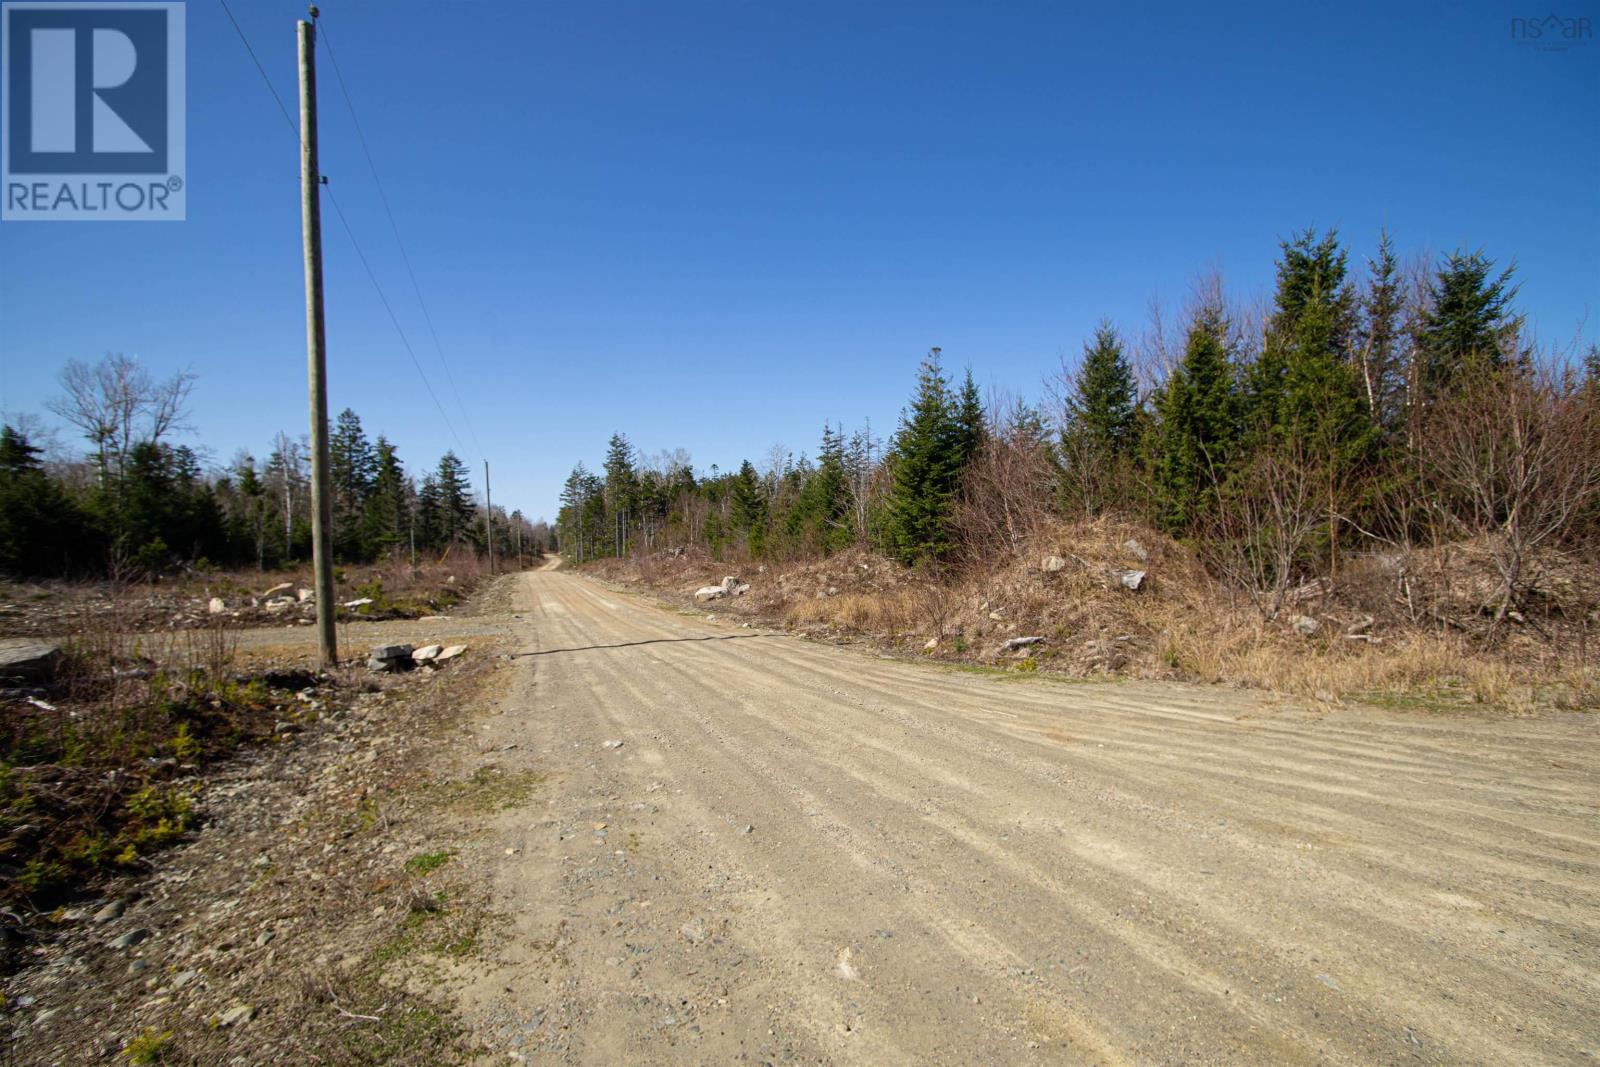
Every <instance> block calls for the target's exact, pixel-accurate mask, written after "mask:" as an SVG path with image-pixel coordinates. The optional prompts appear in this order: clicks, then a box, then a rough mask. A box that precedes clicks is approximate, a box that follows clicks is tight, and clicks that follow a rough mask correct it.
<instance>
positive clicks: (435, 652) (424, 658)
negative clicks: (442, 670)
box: [411, 645, 444, 663]
mask: <svg viewBox="0 0 1600 1067" xmlns="http://www.w3.org/2000/svg"><path fill="white" fill-rule="evenodd" d="M443 651H444V646H443V645H423V646H422V647H421V648H419V649H417V650H416V651H415V652H413V653H411V662H413V663H427V662H428V661H429V660H433V659H438V658H439V653H441V652H443Z"/></svg>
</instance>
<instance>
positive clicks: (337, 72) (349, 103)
mask: <svg viewBox="0 0 1600 1067" xmlns="http://www.w3.org/2000/svg"><path fill="white" fill-rule="evenodd" d="M322 43H323V44H324V45H326V46H327V48H328V59H330V60H331V61H332V62H333V75H334V77H335V78H337V79H338V80H339V91H340V92H341V93H342V94H343V95H344V103H345V106H346V107H347V108H349V109H350V121H351V122H352V123H353V124H354V125H355V128H356V139H357V140H358V141H359V142H360V143H361V151H362V153H363V154H365V155H366V157H367V168H368V169H369V170H371V171H372V183H373V184H374V185H376V186H377V188H378V199H379V200H380V201H382V203H383V212H384V214H385V215H387V216H388V217H389V228H390V229H391V230H393V231H394V243H395V244H396V245H398V246H399V248H400V260H401V262H403V263H404V264H405V267H406V274H407V276H409V277H410V279H411V291H412V292H414V293H415V294H416V296H417V305H418V306H419V307H420V308H422V318H423V321H425V322H426V323H427V324H428V333H429V334H430V335H432V337H433V347H434V350H435V351H436V352H438V354H439V366H441V367H443V368H444V377H445V381H447V382H448V383H449V384H450V392H451V393H453V394H454V395H455V398H456V407H457V408H459V409H460V411H461V415H462V418H463V419H464V420H465V425H466V427H467V434H468V435H469V436H470V437H471V438H472V443H473V444H474V445H477V447H478V454H479V455H480V456H481V455H483V443H482V442H481V441H479V440H478V434H477V431H475V430H474V429H473V428H472V418H471V416H470V415H469V414H468V413H467V405H466V404H465V403H464V402H463V401H462V399H461V391H460V390H459V389H457V388H456V379H455V375H453V374H451V373H450V362H449V360H447V359H445V355H444V345H443V344H442V343H440V341H439V331H438V330H437V329H435V328H434V325H433V315H432V314H431V313H430V312H429V311H428V302H427V301H426V300H424V299H423V297H422V286H421V285H420V284H418V282H417V272H416V271H415V270H414V269H412V266H411V256H410V254H409V253H408V252H407V251H406V243H405V240H404V239H403V238H402V237H401V236H400V225H399V223H397V222H396V221H395V217H394V211H393V209H391V208H390V206H389V196H388V194H387V193H385V192H384V190H383V180H382V179H381V178H380V177H379V176H378V164H377V162H376V161H375V160H374V159H373V158H372V149H371V148H370V147H369V146H368V144H367V135H366V133H365V131H363V130H362V128H361V119H360V118H358V117H357V116H356V104H355V100H354V99H353V98H352V97H351V96H350V88H349V86H348V85H347V84H346V83H345V80H344V71H343V70H342V69H340V67H339V57H338V55H336V54H335V52H334V47H333V38H332V37H330V36H329V35H328V31H327V28H326V27H325V26H324V27H323V28H322Z"/></svg>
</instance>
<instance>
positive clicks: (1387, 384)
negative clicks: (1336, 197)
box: [1359, 230, 1405, 432]
mask: <svg viewBox="0 0 1600 1067" xmlns="http://www.w3.org/2000/svg"><path fill="white" fill-rule="evenodd" d="M1367 272H1368V275H1369V278H1368V282H1367V291H1366V294H1365V296H1364V297H1363V299H1362V301H1361V317H1362V337H1361V346H1360V361H1359V362H1360V368H1359V369H1360V371H1361V378H1362V388H1363V392H1364V393H1365V396H1366V401H1367V410H1368V413H1369V414H1370V416H1371V418H1372V421H1373V422H1375V423H1377V424H1378V426H1380V427H1381V428H1383V429H1384V430H1387V431H1389V432H1396V431H1398V430H1399V428H1400V425H1401V422H1402V421H1403V418H1404V414H1405V411H1404V404H1405V401H1404V390H1405V380H1404V375H1405V368H1404V366H1403V361H1402V357H1403V353H1402V351H1401V337H1402V334H1401V322H1400V318H1401V315H1402V314H1403V312H1404V310H1405V293H1404V291H1403V289H1402V279H1401V276H1400V260H1399V258H1398V257H1397V256H1396V255H1395V251H1394V238H1393V237H1392V236H1390V234H1389V232H1388V231H1387V230H1385V231H1383V232H1382V233H1380V234H1379V235H1378V255H1377V257H1376V258H1375V259H1369V260H1367Z"/></svg>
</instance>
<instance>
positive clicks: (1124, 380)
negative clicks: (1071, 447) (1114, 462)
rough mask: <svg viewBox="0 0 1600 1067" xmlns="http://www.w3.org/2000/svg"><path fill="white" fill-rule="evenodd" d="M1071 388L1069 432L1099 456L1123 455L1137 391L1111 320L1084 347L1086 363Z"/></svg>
mask: <svg viewBox="0 0 1600 1067" xmlns="http://www.w3.org/2000/svg"><path fill="white" fill-rule="evenodd" d="M1072 388H1073V392H1072V395H1071V396H1070V397H1069V398H1068V400H1067V423H1068V430H1069V432H1071V433H1073V434H1078V435H1082V437H1083V438H1084V439H1085V440H1087V441H1088V442H1089V443H1090V444H1091V446H1092V447H1093V448H1094V450H1095V451H1096V452H1097V453H1100V454H1103V455H1112V454H1115V453H1119V452H1122V451H1123V450H1124V449H1125V448H1126V446H1127V444H1128V436H1129V434H1130V432H1131V431H1132V428H1133V405H1134V402H1135V400H1136V399H1137V390H1136V389H1135V387H1134V384H1133V368H1132V367H1131V366H1130V365H1129V363H1128V358H1127V356H1125V355H1124V354H1123V351H1122V339H1121V338H1120V337H1118V336H1117V331H1116V329H1115V328H1114V327H1113V326H1112V325H1111V323H1110V321H1109V320H1102V321H1101V323H1100V325H1099V326H1097V327H1096V328H1095V331H1094V338H1093V340H1091V341H1090V342H1089V343H1087V344H1085V345H1084V346H1083V364H1082V366H1081V367H1079V369H1078V373H1077V375H1076V376H1074V378H1073V380H1072Z"/></svg>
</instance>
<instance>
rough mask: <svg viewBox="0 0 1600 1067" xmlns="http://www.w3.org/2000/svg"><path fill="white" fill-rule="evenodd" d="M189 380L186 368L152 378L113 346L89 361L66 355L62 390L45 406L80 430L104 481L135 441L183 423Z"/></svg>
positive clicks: (122, 465) (123, 463)
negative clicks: (93, 362)
mask: <svg viewBox="0 0 1600 1067" xmlns="http://www.w3.org/2000/svg"><path fill="white" fill-rule="evenodd" d="M194 381H195V376H194V375H193V374H191V373H190V372H188V371H178V372H177V373H176V374H174V375H173V376H172V377H171V378H168V379H166V380H165V381H161V382H158V381H155V380H154V379H152V378H151V377H150V372H149V371H148V370H146V369H145V368H144V367H142V366H140V365H139V362H138V361H137V360H135V359H130V358H129V357H128V356H125V355H123V354H122V353H121V352H113V353H110V354H109V355H107V356H106V357H105V358H104V359H102V360H101V361H100V362H99V363H96V364H94V365H93V366H90V365H89V364H87V363H84V362H83V361H82V360H76V359H74V360H70V361H69V362H68V363H67V365H66V367H65V368H64V369H63V370H62V372H61V387H62V389H63V390H65V392H66V395H65V396H64V397H60V398H58V399H56V400H53V401H51V402H50V404H49V407H50V410H51V411H53V412H55V413H56V414H57V415H59V416H61V417H62V418H63V419H65V420H66V421H67V422H69V423H71V424H72V425H73V426H76V427H77V428H78V429H79V430H82V431H83V435H84V437H85V438H87V439H88V440H89V443H90V444H92V445H93V446H94V456H95V462H96V464H97V465H98V467H99V469H100V478H101V480H102V481H104V479H105V477H106V475H107V474H108V473H111V472H113V471H114V472H115V473H116V474H117V475H118V476H119V477H120V476H121V475H122V474H123V473H124V471H125V470H126V468H127V463H128V457H129V455H130V454H131V453H132V452H133V447H134V446H135V445H137V444H142V443H150V444H156V443H159V442H160V441H161V439H162V438H163V437H165V436H167V435H168V434H169V433H171V432H172V431H173V430H176V429H179V428H180V427H181V426H182V425H183V420H184V418H185V417H186V416H187V414H188V412H187V408H186V405H187V403H188V400H189V391H190V390H191V389H192V388H193V387H194Z"/></svg>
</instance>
